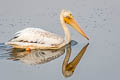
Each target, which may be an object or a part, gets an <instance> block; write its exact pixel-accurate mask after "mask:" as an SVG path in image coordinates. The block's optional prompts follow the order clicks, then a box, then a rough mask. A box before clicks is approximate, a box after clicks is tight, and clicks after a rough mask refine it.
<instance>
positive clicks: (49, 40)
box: [6, 10, 89, 50]
mask: <svg viewBox="0 0 120 80" xmlns="http://www.w3.org/2000/svg"><path fill="white" fill-rule="evenodd" d="M60 21H61V24H62V28H63V30H64V33H65V39H64V38H62V37H60V36H58V35H56V34H53V33H51V32H48V31H45V30H43V29H39V28H26V29H23V30H21V31H18V32H17V33H16V36H15V37H13V38H12V39H11V40H10V41H9V42H6V44H7V45H11V46H13V47H14V48H24V49H26V50H31V49H60V48H61V47H63V46H65V45H66V44H68V43H69V42H70V41H71V35H70V32H69V29H68V28H67V26H66V24H69V25H71V26H72V27H73V28H74V29H75V30H76V31H78V32H79V33H80V34H81V35H82V36H84V37H85V38H86V39H88V40H89V38H88V37H87V35H86V34H85V33H84V32H83V30H82V29H81V28H80V27H79V25H78V24H77V23H76V21H75V20H74V18H73V16H72V13H71V12H70V11H66V10H62V11H61V13H60Z"/></svg>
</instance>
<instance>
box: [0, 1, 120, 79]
mask: <svg viewBox="0 0 120 80" xmlns="http://www.w3.org/2000/svg"><path fill="white" fill-rule="evenodd" d="M119 2H120V1H114V0H111V1H109V0H66V1H64V0H59V1H57V0H53V1H50V0H44V1H35V0H31V1H28V0H25V1H23V0H20V1H16V0H13V1H9V0H4V1H0V43H1V44H0V56H1V57H0V79H1V80H40V79H42V80H48V79H49V80H66V79H67V80H88V79H89V80H119V79H120V77H119V74H120V69H119V68H120V63H119V61H120V54H119V52H120V50H119V49H120V38H119V34H120V31H119V30H120V28H119V26H120V23H119V21H120V15H119V14H120V10H119ZM62 9H67V10H70V11H71V12H72V13H73V16H74V18H75V19H76V21H77V22H78V24H80V26H81V28H82V29H83V30H84V32H85V33H86V34H87V35H88V37H89V38H90V40H89V41H87V40H86V39H85V38H83V37H82V36H81V35H80V34H79V33H77V32H76V31H75V30H74V29H73V28H71V27H69V29H70V32H71V35H72V39H73V40H75V41H77V42H78V43H77V44H76V45H75V46H72V47H71V48H72V52H71V56H70V59H69V61H72V60H73V59H74V58H75V57H76V56H77V55H78V53H79V52H80V50H81V49H82V48H83V47H84V46H85V45H86V44H87V43H89V46H88V48H87V50H86V52H85V54H84V55H83V56H82V58H81V60H80V62H79V63H78V65H77V67H76V69H75V71H74V73H73V75H72V76H71V77H67V78H66V77H64V76H63V74H62V64H63V61H64V58H65V55H66V53H63V54H62V55H60V56H59V57H58V58H56V59H54V60H51V61H50V62H47V63H44V64H38V65H30V64H25V63H24V62H22V61H20V60H11V59H8V58H11V57H10V56H11V55H10V54H11V53H12V52H10V53H9V50H11V47H9V46H5V45H4V44H2V43H4V42H6V41H8V40H9V39H10V38H12V37H13V36H14V33H15V32H16V31H19V30H21V29H24V28H26V27H38V28H42V29H45V30H47V31H50V32H53V33H56V34H59V35H64V32H63V30H62V28H61V24H60V20H59V14H60V11H61V10H62Z"/></svg>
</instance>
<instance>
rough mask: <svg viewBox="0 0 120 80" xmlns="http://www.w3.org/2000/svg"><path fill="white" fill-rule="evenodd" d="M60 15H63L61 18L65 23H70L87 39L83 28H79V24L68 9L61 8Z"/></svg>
mask: <svg viewBox="0 0 120 80" xmlns="http://www.w3.org/2000/svg"><path fill="white" fill-rule="evenodd" d="M61 15H62V16H63V20H64V22H65V23H66V24H69V25H71V26H72V27H73V28H74V29H75V30H76V31H78V32H79V33H80V34H81V35H82V36H83V37H85V38H86V39H87V40H89V38H88V37H87V35H86V34H85V33H84V32H83V30H82V29H81V28H80V26H79V25H78V24H77V22H76V21H75V19H74V17H73V16H72V13H71V12H70V11H66V10H62V11H61Z"/></svg>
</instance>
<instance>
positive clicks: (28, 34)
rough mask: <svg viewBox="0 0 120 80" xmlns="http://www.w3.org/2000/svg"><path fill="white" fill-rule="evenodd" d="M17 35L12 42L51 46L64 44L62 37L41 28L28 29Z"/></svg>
mask: <svg viewBox="0 0 120 80" xmlns="http://www.w3.org/2000/svg"><path fill="white" fill-rule="evenodd" d="M15 34H16V35H15V37H14V38H12V39H11V42H28V43H39V44H49V45H54V44H61V43H63V42H64V39H63V38H62V37H60V36H58V35H56V34H53V33H50V32H48V31H45V30H42V29H40V28H26V29H23V30H21V31H18V32H16V33H15Z"/></svg>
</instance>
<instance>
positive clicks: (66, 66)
mask: <svg viewBox="0 0 120 80" xmlns="http://www.w3.org/2000/svg"><path fill="white" fill-rule="evenodd" d="M88 45H89V43H88V44H86V45H85V46H84V47H83V48H82V49H81V50H80V52H79V53H78V54H77V56H76V57H75V58H74V59H73V60H72V61H71V62H69V58H70V55H71V46H69V47H67V49H66V56H65V59H64V61H63V65H62V73H63V75H64V76H65V77H70V76H72V74H73V73H74V71H75V69H76V66H77V64H78V63H79V62H80V60H81V58H82V56H83V55H84V53H85V51H86V49H87V47H88ZM68 62H69V63H68Z"/></svg>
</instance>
